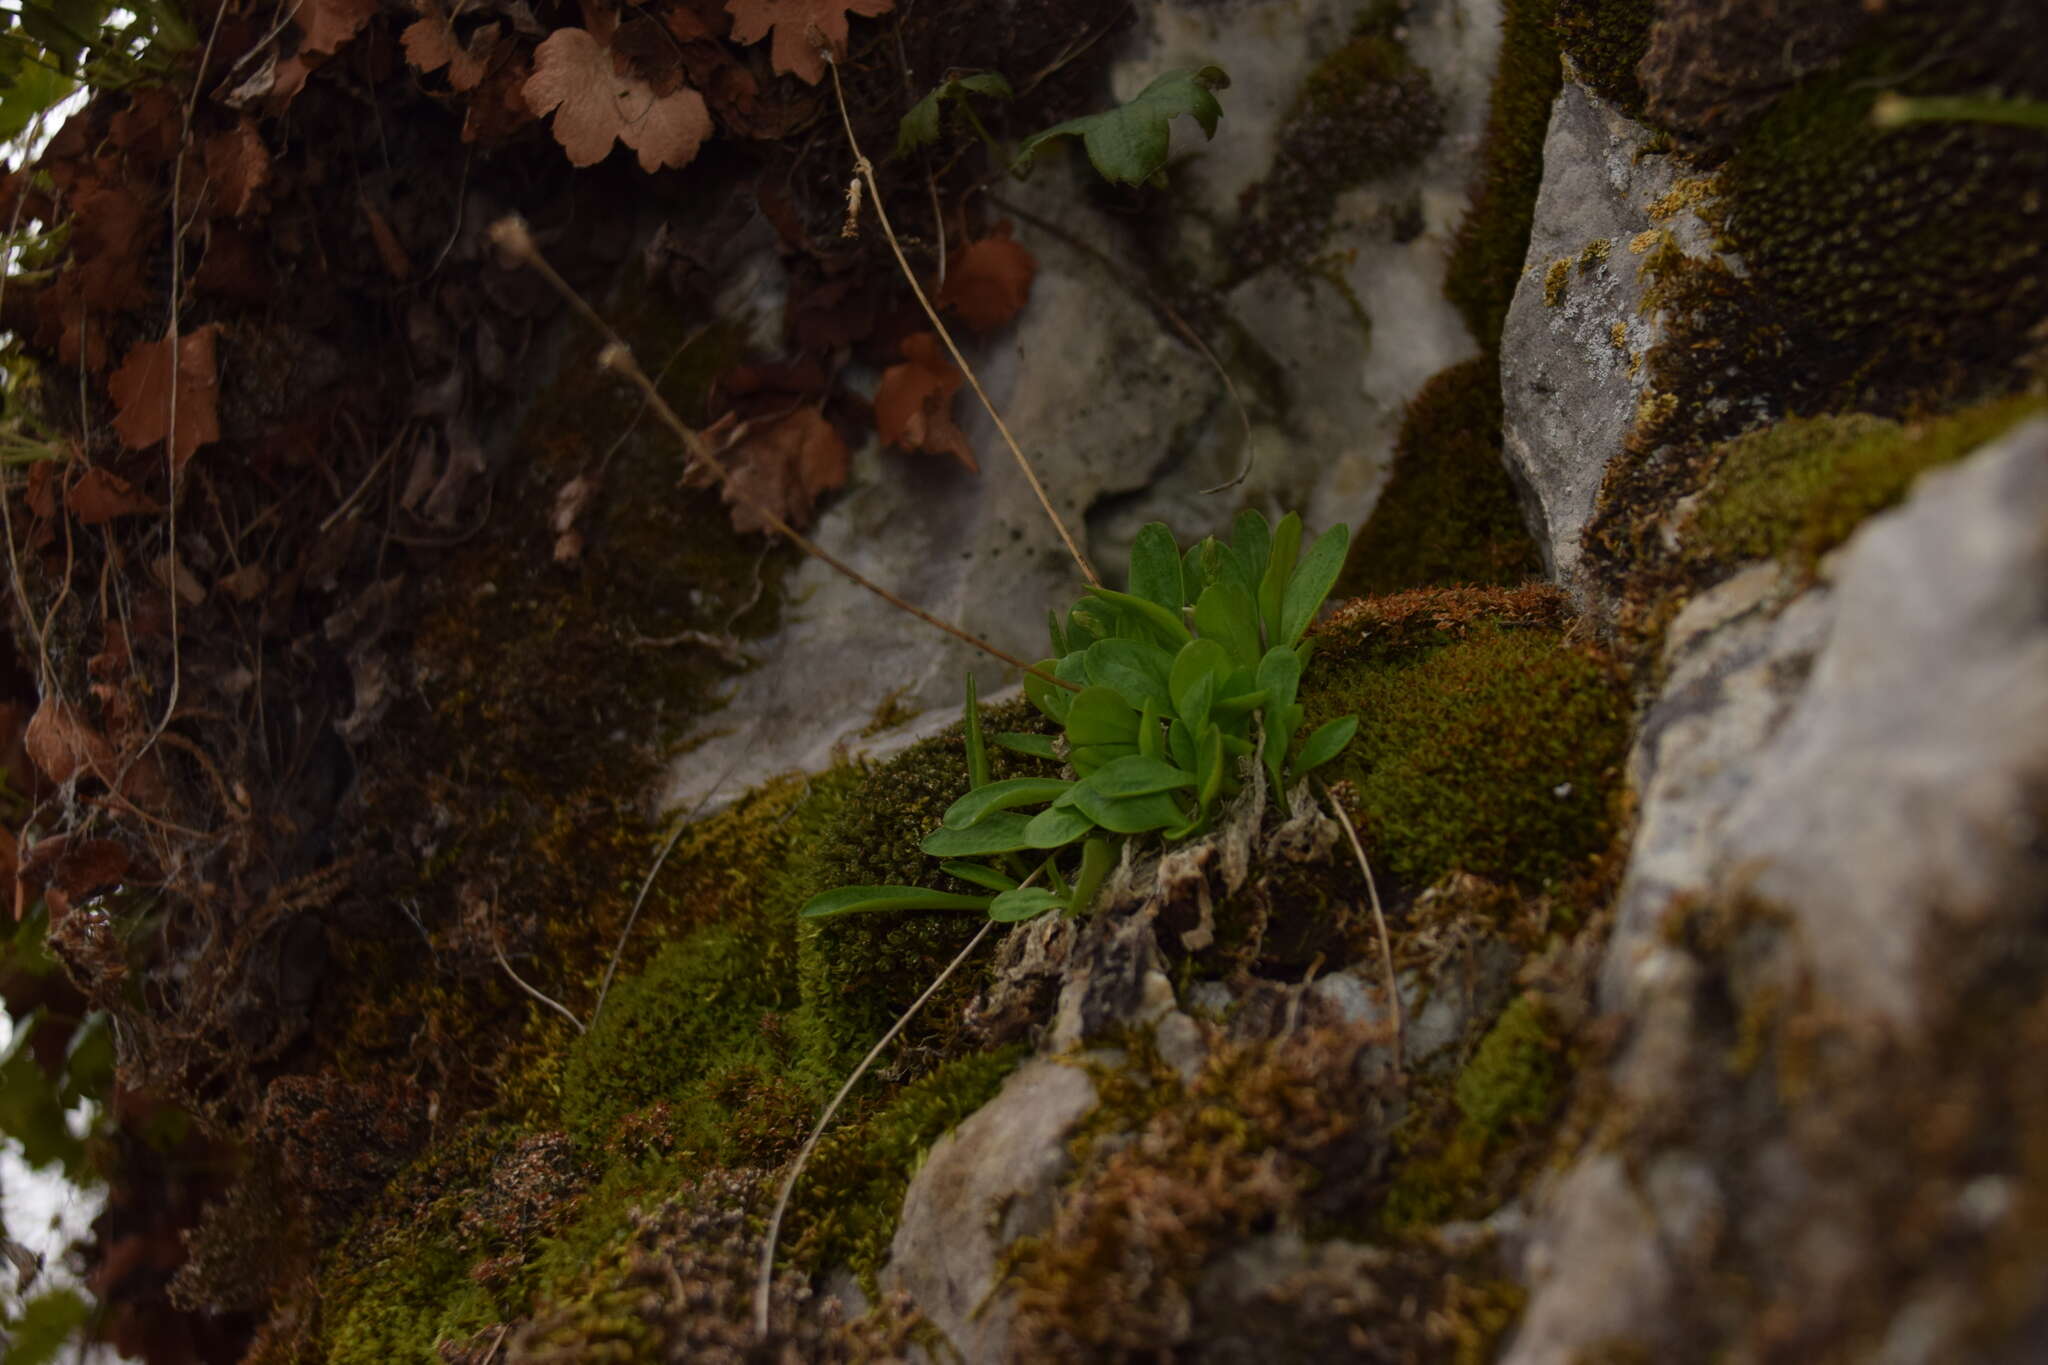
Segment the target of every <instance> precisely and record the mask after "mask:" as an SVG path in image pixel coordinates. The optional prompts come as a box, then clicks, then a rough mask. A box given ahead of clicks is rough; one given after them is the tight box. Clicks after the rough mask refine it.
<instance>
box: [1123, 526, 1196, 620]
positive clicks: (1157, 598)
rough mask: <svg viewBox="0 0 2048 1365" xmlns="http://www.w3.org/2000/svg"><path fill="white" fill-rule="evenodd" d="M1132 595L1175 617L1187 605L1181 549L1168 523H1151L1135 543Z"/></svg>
mask: <svg viewBox="0 0 2048 1365" xmlns="http://www.w3.org/2000/svg"><path fill="white" fill-rule="evenodd" d="M1131 592H1132V593H1133V594H1135V595H1136V596H1139V597H1142V598H1144V599H1146V600H1147V601H1150V602H1157V603H1158V604H1159V605H1160V606H1162V607H1165V608H1166V609H1167V610H1168V611H1171V612H1175V613H1178V612H1179V611H1180V609H1181V608H1182V607H1184V606H1186V605H1187V590H1186V587H1185V585H1184V584H1183V583H1182V581H1181V571H1180V547H1179V546H1178V545H1176V544H1174V543H1173V532H1171V531H1169V530H1167V529H1166V523H1164V522H1159V521H1153V522H1147V523H1146V524H1145V525H1144V526H1143V527H1141V528H1140V529H1139V531H1138V538H1137V539H1136V540H1134V541H1132V542H1131Z"/></svg>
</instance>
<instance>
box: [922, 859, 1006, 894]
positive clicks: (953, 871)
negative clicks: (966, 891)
mask: <svg viewBox="0 0 2048 1365" xmlns="http://www.w3.org/2000/svg"><path fill="white" fill-rule="evenodd" d="M939 871H941V872H943V873H945V874H946V875H947V876H949V877H958V878H959V879H960V880H961V881H963V882H973V883H974V884H975V885H976V886H985V887H987V888H988V889H989V890H991V891H1008V890H1009V889H1010V888H1011V887H1013V886H1015V885H1016V884H1017V879H1016V878H1015V877H1012V876H1011V875H1010V874H1009V873H1007V872H1002V871H999V870H997V869H996V868H993V867H990V866H988V865H987V864H986V863H940V864H939Z"/></svg>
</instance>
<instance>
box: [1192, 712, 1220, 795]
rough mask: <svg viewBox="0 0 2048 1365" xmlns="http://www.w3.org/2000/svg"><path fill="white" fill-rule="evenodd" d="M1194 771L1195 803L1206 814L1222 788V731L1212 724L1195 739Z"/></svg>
mask: <svg viewBox="0 0 2048 1365" xmlns="http://www.w3.org/2000/svg"><path fill="white" fill-rule="evenodd" d="M1195 772H1196V774H1197V779H1196V781H1197V785H1196V787H1195V803H1196V806H1197V807H1198V808H1199V809H1200V810H1201V812H1202V814H1203V815H1205V816H1206V815H1207V814H1208V813H1209V811H1210V809H1211V808H1212V807H1213V806H1214V805H1215V804H1216V797H1217V794H1218V793H1219V792H1221V791H1222V790H1223V732H1222V731H1221V730H1219V729H1217V728H1216V727H1215V726H1213V725H1211V726H1209V727H1208V728H1207V729H1205V730H1203V731H1202V735H1201V738H1200V739H1198V740H1196V741H1195Z"/></svg>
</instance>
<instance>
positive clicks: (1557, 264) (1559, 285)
mask: <svg viewBox="0 0 2048 1365" xmlns="http://www.w3.org/2000/svg"><path fill="white" fill-rule="evenodd" d="M1571 283H1572V258H1571V257H1569V256H1560V257H1558V258H1557V259H1556V260H1554V261H1552V262H1551V263H1550V268H1549V269H1548V270H1546V271H1544V272H1543V306H1544V307H1545V308H1555V307H1557V306H1558V305H1560V304H1562V303H1563V302H1564V296H1565V291H1566V290H1567V289H1569V288H1570V287H1571Z"/></svg>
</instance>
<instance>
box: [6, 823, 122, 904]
mask: <svg viewBox="0 0 2048 1365" xmlns="http://www.w3.org/2000/svg"><path fill="white" fill-rule="evenodd" d="M129 861H130V860H129V857H128V850H127V849H126V848H123V847H122V846H121V845H120V844H118V843H116V842H115V841H114V840H112V839H87V838H84V837H82V836H80V835H76V834H56V835H52V836H50V837H49V838H47V839H39V840H37V841H36V843H35V845H34V846H33V847H31V848H30V849H29V851H28V856H27V857H26V858H22V859H20V862H19V864H18V868H17V871H16V874H15V875H16V876H18V877H19V878H20V879H21V881H22V884H23V885H24V886H26V887H27V888H28V889H29V891H30V893H31V894H33V893H35V892H38V891H41V892H43V893H44V894H46V895H47V894H48V893H50V892H53V891H54V892H59V893H61V894H62V895H63V897H64V899H65V900H66V902H70V901H80V900H84V899H85V898H86V897H88V896H90V895H93V894H94V893H95V892H99V891H104V890H105V889H106V888H108V887H110V886H114V885H116V884H118V883H119V882H120V880H121V879H122V878H123V877H125V876H127V875H128V868H129Z"/></svg>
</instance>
